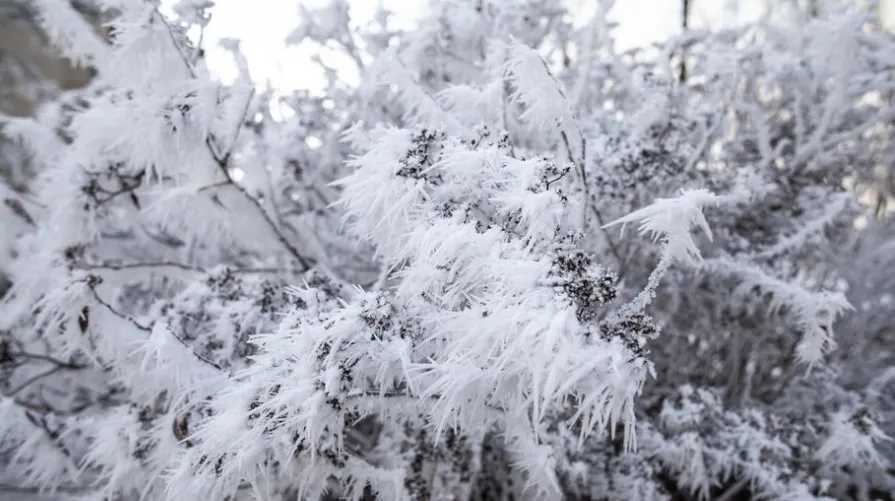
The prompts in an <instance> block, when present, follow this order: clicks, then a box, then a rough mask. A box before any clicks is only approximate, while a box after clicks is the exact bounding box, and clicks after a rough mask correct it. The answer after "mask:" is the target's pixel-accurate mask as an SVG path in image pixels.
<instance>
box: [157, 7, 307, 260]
mask: <svg viewBox="0 0 895 501" xmlns="http://www.w3.org/2000/svg"><path fill="white" fill-rule="evenodd" d="M155 14H157V16H158V18H159V20H160V22H161V23H162V24H164V25H165V27H166V28H167V31H168V35H169V36H170V38H171V43H172V44H173V45H174V48H175V49H176V50H177V53H178V54H180V57H181V59H182V61H183V64H184V66H186V68H187V70H188V71H189V73H190V75H191V76H192V77H193V78H196V70H195V69H194V68H193V65H192V64H190V61H189V59H187V57H186V54H184V52H183V48H182V47H180V44H179V43H178V42H177V37H176V36H175V35H174V30H173V29H172V28H171V25H169V24H168V22H167V20H166V19H165V18H164V16H162V14H161V13H159V12H158V11H156V12H155ZM252 95H254V89H253V90H252V94H251V95H250V96H249V99H247V100H246V106H245V109H244V111H243V117H242V118H240V120H239V122H238V123H237V124H236V127H235V131H234V138H233V144H235V143H236V138H237V137H238V136H239V132H240V130H241V128H242V122H243V121H244V120H245V113H247V112H248V109H249V106H250V103H251V96H252ZM205 145H206V147H207V148H208V152H209V153H210V154H211V158H212V159H213V160H214V162H215V163H216V164H217V165H218V167H219V168H220V170H221V172H222V173H223V174H224V178H225V179H226V182H227V183H229V184H232V185H233V186H235V187H236V189H237V190H239V192H240V193H242V195H243V197H244V198H245V199H246V200H248V201H249V203H251V204H252V205H253V206H255V208H256V209H257V210H258V212H259V213H260V214H261V217H262V218H264V221H265V223H267V225H268V226H269V227H270V229H271V230H272V231H273V232H274V234H275V235H276V238H277V240H278V241H279V242H280V244H282V245H283V247H285V248H286V250H287V251H288V252H289V254H290V255H292V257H294V258H295V259H296V260H297V261H298V262H299V264H301V266H302V267H304V269H305V270H309V269H310V268H311V264H310V263H309V262H308V260H307V259H306V258H305V257H304V256H302V255H301V253H299V252H298V249H296V248H295V246H293V245H292V244H291V243H290V242H289V241H288V240H287V239H286V236H285V235H283V233H282V232H281V231H280V229H279V228H278V227H277V225H276V223H274V221H273V220H272V219H271V218H270V216H269V215H268V214H267V211H266V210H264V207H262V206H261V204H260V203H259V202H258V200H257V199H255V197H253V196H251V195H250V194H249V193H248V192H247V191H246V190H245V188H244V187H242V186H241V185H239V184H238V183H236V181H234V180H233V177H232V176H231V175H230V166H229V162H230V155H231V153H232V152H233V148H232V145H231V147H228V151H227V152H226V153H225V154H223V155H222V154H221V153H220V152H219V151H218V150H217V146H216V145H215V142H214V137H213V136H212V135H210V134H209V135H208V136H207V137H206V138H205Z"/></svg>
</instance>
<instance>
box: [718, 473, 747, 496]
mask: <svg viewBox="0 0 895 501" xmlns="http://www.w3.org/2000/svg"><path fill="white" fill-rule="evenodd" d="M748 483H749V479H747V478H746V477H743V478H741V479H739V480H738V481H737V482H736V483H735V484H733V485H731V486H730V487H729V488H728V489H727V490H726V491H724V493H723V494H721V495H720V496H719V497H718V499H716V500H715V501H730V499H732V498H733V497H734V496H736V495H737V493H738V492H740V491H741V490H743V487H746V484H748Z"/></svg>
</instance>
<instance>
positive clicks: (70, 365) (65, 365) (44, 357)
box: [9, 351, 87, 369]
mask: <svg viewBox="0 0 895 501" xmlns="http://www.w3.org/2000/svg"><path fill="white" fill-rule="evenodd" d="M9 357H10V358H16V357H22V358H30V359H33V360H41V361H44V362H50V363H52V364H56V365H58V366H60V367H62V368H65V369H86V368H87V366H86V365H80V364H75V363H71V362H63V361H62V360H59V359H57V358H53V357H50V356H47V355H39V354H37V353H28V352H24V351H20V352H17V353H10V354H9Z"/></svg>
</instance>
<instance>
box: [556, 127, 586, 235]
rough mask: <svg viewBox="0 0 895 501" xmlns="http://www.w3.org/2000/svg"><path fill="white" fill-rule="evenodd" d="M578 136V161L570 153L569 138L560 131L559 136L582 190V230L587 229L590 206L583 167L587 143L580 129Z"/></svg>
mask: <svg viewBox="0 0 895 501" xmlns="http://www.w3.org/2000/svg"><path fill="white" fill-rule="evenodd" d="M578 132H579V134H580V141H581V157H580V158H579V159H576V158H575V155H574V153H572V145H571V144H569V136H568V135H566V131H565V130H562V129H560V136H562V142H563V145H565V147H566V154H567V155H568V157H569V162H572V164H573V165H574V166H575V167H576V168H577V169H578V175H579V176H580V177H581V188H582V189H583V190H584V200H583V203H582V206H581V227H582V228H583V229H587V206H588V205H590V202H591V200H590V187H589V186H588V184H587V170H586V169H585V166H584V159H585V158H586V155H587V149H586V148H587V143H586V142H585V139H584V134H581V129H580V128H579V129H578Z"/></svg>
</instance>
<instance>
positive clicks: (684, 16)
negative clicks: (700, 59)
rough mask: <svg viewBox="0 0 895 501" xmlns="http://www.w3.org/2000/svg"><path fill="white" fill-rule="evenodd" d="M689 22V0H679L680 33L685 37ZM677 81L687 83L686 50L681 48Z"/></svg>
mask: <svg viewBox="0 0 895 501" xmlns="http://www.w3.org/2000/svg"><path fill="white" fill-rule="evenodd" d="M689 22H690V0H681V33H682V34H684V35H686V34H687V30H688V29H689ZM678 80H679V81H680V82H681V83H683V82H686V81H687V50H686V49H685V48H684V47H681V62H680V68H679V70H678Z"/></svg>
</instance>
